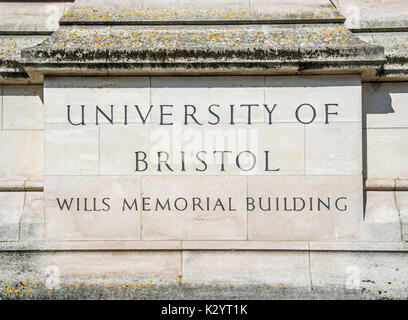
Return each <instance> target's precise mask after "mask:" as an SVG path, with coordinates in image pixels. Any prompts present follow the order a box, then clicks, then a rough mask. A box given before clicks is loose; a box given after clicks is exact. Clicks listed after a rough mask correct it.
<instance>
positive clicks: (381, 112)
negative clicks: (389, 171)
mask: <svg viewBox="0 0 408 320" xmlns="http://www.w3.org/2000/svg"><path fill="white" fill-rule="evenodd" d="M362 91H363V92H362V125H363V176H364V179H367V130H370V129H374V130H375V129H387V128H394V129H398V128H408V117H407V114H408V105H407V102H406V101H407V97H408V83H407V82H401V83H395V82H394V83H364V84H363V87H362ZM384 178H387V177H384Z"/></svg>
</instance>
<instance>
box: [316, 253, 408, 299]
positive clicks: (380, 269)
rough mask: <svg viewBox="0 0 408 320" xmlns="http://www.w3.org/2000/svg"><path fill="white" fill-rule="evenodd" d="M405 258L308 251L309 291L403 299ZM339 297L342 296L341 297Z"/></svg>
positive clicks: (407, 275) (407, 274)
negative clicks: (339, 291)
mask: <svg viewBox="0 0 408 320" xmlns="http://www.w3.org/2000/svg"><path fill="white" fill-rule="evenodd" d="M407 262H408V255H407V254H406V253H403V252H401V253H397V252H341V253H339V252H318V251H312V252H310V270H311V277H312V283H313V288H314V289H315V290H316V291H317V290H319V289H322V288H324V289H326V292H335V291H337V290H338V289H341V290H343V293H347V292H348V293H353V292H354V293H355V292H356V291H357V292H359V293H360V298H361V296H364V292H366V294H370V293H371V294H374V297H376V298H377V299H378V298H379V297H382V298H387V297H389V296H390V297H400V298H403V297H405V296H406V281H407V279H408V268H407ZM342 296H343V297H344V296H345V294H343V295H342Z"/></svg>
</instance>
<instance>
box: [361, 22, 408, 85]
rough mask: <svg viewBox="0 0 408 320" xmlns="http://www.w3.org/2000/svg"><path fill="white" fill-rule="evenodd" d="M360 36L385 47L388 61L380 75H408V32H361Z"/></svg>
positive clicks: (364, 39)
mask: <svg viewBox="0 0 408 320" xmlns="http://www.w3.org/2000/svg"><path fill="white" fill-rule="evenodd" d="M407 22H408V17H407ZM407 30H408V29H407ZM358 36H359V38H361V39H362V40H363V41H366V42H367V43H370V44H372V45H381V46H382V47H384V54H385V56H386V58H387V63H386V64H384V66H383V68H382V69H381V72H379V75H380V76H382V77H383V78H387V77H388V78H404V76H406V74H407V73H408V55H407V48H408V32H373V33H359V34H358Z"/></svg>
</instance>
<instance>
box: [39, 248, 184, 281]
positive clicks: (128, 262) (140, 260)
mask: <svg viewBox="0 0 408 320" xmlns="http://www.w3.org/2000/svg"><path fill="white" fill-rule="evenodd" d="M44 262H46V264H45V266H47V264H48V265H54V266H57V267H58V268H59V270H60V275H61V277H65V278H70V277H79V278H80V277H91V278H98V277H102V278H104V277H106V276H107V275H109V276H110V277H112V278H114V277H119V278H120V277H123V278H126V277H133V278H136V279H137V278H141V279H143V280H145V281H146V280H147V279H150V280H152V279H153V278H156V280H159V279H160V280H164V279H166V280H176V279H177V278H178V277H179V275H180V273H181V270H180V267H181V266H180V264H181V257H180V252H177V251H173V252H172V251H167V252H164V251H156V252H137V251H136V252H109V251H108V252H71V253H70V252H56V253H54V254H53V255H52V256H50V259H49V260H48V261H44ZM106 280H107V281H109V278H106ZM146 285H149V283H146Z"/></svg>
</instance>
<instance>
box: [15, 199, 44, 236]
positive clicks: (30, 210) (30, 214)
mask: <svg viewBox="0 0 408 320" xmlns="http://www.w3.org/2000/svg"><path fill="white" fill-rule="evenodd" d="M44 231H45V220H44V194H43V193H42V192H26V195H25V201H24V211H23V215H22V217H21V222H20V240H21V241H41V240H43V239H44V236H45V235H44Z"/></svg>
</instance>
